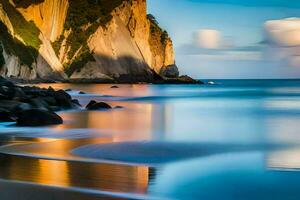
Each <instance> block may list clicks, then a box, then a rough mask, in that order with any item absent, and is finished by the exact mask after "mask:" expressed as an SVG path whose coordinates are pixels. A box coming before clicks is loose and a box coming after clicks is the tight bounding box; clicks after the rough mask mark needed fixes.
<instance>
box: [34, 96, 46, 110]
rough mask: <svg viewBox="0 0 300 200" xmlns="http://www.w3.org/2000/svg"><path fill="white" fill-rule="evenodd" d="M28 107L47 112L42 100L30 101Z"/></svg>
mask: <svg viewBox="0 0 300 200" xmlns="http://www.w3.org/2000/svg"><path fill="white" fill-rule="evenodd" d="M30 105H31V106H32V107H34V108H38V109H42V110H48V107H49V105H48V103H47V102H45V101H44V100H43V99H42V98H40V97H37V98H34V99H31V100H30Z"/></svg>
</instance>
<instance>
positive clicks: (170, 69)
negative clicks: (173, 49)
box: [159, 65, 179, 78]
mask: <svg viewBox="0 0 300 200" xmlns="http://www.w3.org/2000/svg"><path fill="white" fill-rule="evenodd" d="M159 74H160V75H161V76H162V77H166V78H178V76H179V70H178V67H177V66H176V65H168V66H164V67H162V68H161V69H160V72H159Z"/></svg>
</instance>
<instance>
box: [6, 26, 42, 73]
mask: <svg viewBox="0 0 300 200" xmlns="http://www.w3.org/2000/svg"><path fill="white" fill-rule="evenodd" d="M0 43H1V44H2V45H3V47H4V49H5V51H6V52H7V53H8V54H10V55H11V54H13V55H15V56H17V57H18V58H19V59H20V62H21V64H24V65H27V66H28V67H31V65H32V63H33V62H35V60H36V57H37V56H38V51H37V50H36V49H35V48H33V47H30V46H25V45H24V44H23V43H22V42H21V41H19V40H18V39H16V38H13V37H12V36H11V34H10V33H9V32H8V30H7V27H6V26H5V24H3V23H2V22H0ZM1 55H2V54H1ZM3 59H4V58H3ZM0 60H1V58H0ZM0 62H1V61H0Z"/></svg>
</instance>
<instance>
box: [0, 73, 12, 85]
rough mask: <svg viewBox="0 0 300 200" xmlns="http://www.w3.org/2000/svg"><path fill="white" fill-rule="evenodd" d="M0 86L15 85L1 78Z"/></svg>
mask: <svg viewBox="0 0 300 200" xmlns="http://www.w3.org/2000/svg"><path fill="white" fill-rule="evenodd" d="M0 86H6V87H13V86H14V84H13V83H12V82H11V81H8V80H6V79H5V78H3V77H2V76H0Z"/></svg>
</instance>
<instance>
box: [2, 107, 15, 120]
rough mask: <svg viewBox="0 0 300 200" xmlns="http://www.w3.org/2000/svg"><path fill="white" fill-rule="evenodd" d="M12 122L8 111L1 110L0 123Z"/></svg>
mask: <svg viewBox="0 0 300 200" xmlns="http://www.w3.org/2000/svg"><path fill="white" fill-rule="evenodd" d="M12 121H14V120H13V118H12V117H11V114H10V112H9V111H7V110H4V109H1V110H0V122H12Z"/></svg>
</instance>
